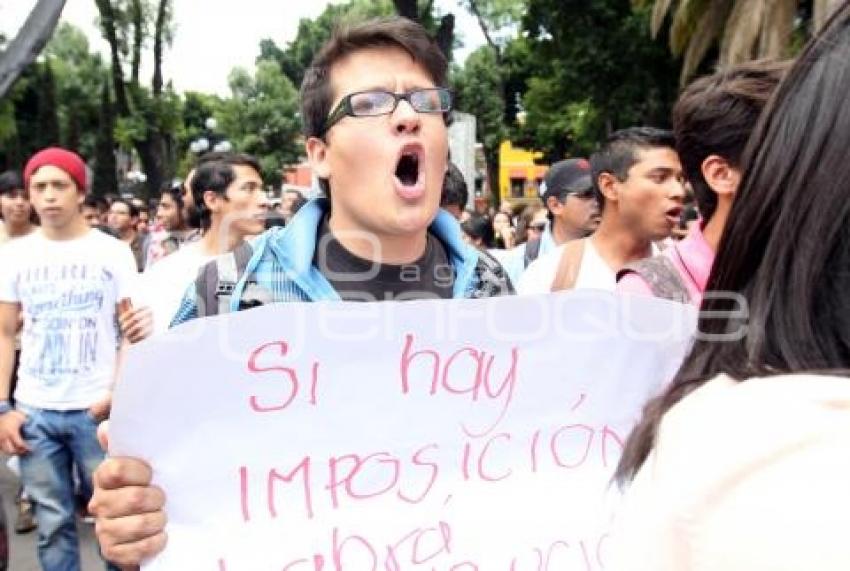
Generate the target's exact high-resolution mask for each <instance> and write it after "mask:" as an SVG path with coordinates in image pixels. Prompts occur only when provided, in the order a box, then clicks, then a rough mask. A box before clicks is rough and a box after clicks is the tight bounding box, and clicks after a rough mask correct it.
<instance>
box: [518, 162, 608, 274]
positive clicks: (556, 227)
mask: <svg viewBox="0 0 850 571" xmlns="http://www.w3.org/2000/svg"><path fill="white" fill-rule="evenodd" d="M540 197H541V198H542V199H543V204H544V206H546V210H547V211H548V213H547V215H546V217H547V218H548V219H549V224H548V226H547V228H546V229H545V230H544V232H543V236H541V238H540V246H539V247H538V248H537V252H536V253H535V254H533V255H532V252H531V251H530V250H531V249H532V248H533V246H532V245H531V244H529V245H528V246H527V247H526V258H527V259H528V260H529V262H530V261H532V260H534V259H535V258H537V256H538V255H539V254H545V253H547V252H548V251H550V250H552V249H554V247H555V246H560V245H561V244H565V243H567V242H569V241H570V240H577V239H579V238H584V237H586V236H589V235H590V234H592V233H593V231H594V230H596V227H597V226H599V206H598V203H597V202H596V198H595V196H594V194H593V181H592V179H591V176H590V162H589V161H588V160H587V159H582V158H576V159H566V160H563V161H558V162H557V163H555V164H554V165H552V167H551V168H550V169H549V170H548V171H547V172H546V176H545V177H544V178H543V184H541V185H540ZM544 241H545V242H549V243H547V244H546V245H547V248H543V247H542V246H543V243H544Z"/></svg>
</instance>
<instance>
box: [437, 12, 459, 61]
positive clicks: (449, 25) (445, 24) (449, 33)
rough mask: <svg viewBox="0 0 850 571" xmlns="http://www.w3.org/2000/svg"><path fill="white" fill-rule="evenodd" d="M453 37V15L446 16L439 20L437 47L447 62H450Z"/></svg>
mask: <svg viewBox="0 0 850 571" xmlns="http://www.w3.org/2000/svg"><path fill="white" fill-rule="evenodd" d="M454 37H455V15H454V14H446V15H445V16H443V17H442V19H441V20H440V27H439V28H437V37H436V38H434V39H435V40H436V41H437V45H438V46H440V51H442V52H443V55H444V56H446V60H447V61H451V60H452V44H453V43H454Z"/></svg>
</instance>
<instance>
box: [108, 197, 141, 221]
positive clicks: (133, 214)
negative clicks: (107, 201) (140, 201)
mask: <svg viewBox="0 0 850 571" xmlns="http://www.w3.org/2000/svg"><path fill="white" fill-rule="evenodd" d="M112 204H113V205H115V204H124V205H125V206H126V207H127V211H128V212H129V213H130V218H138V217H139V207H138V206H136V205H135V204H133V203H132V202H130V201H129V200H126V199H124V198H116V199H115V200H113V201H112ZM110 208H111V206H110Z"/></svg>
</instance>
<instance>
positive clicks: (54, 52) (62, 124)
mask: <svg viewBox="0 0 850 571" xmlns="http://www.w3.org/2000/svg"><path fill="white" fill-rule="evenodd" d="M45 53H46V54H47V55H48V56H49V57H50V61H51V65H52V68H53V73H54V76H55V78H56V99H57V103H58V104H57V115H58V125H59V129H60V140H61V142H62V144H63V145H67V146H69V147H73V148H75V149H76V150H77V151H78V152H80V153H81V154H82V155H83V156H86V157H90V156H93V155H94V151H95V140H96V138H97V130H98V125H99V123H100V119H99V114H100V107H101V101H100V93H99V91H100V90H99V89H97V88H96V87H95V86H99V85H101V84H102V83H103V81H104V79H105V78H106V77H107V74H108V68H107V67H106V65H105V64H104V62H103V60H102V58H101V56H100V55H99V54H96V53H92V51H91V49H90V46H89V41H88V39H87V38H86V36H85V34H83V32H82V31H81V30H79V29H78V28H75V27H74V26H72V25H70V24H67V23H63V24H60V26H59V27H58V28H57V29H56V33H55V34H54V35H53V38H52V39H51V40H50V42H49V43H48V44H47V47H46V48H45Z"/></svg>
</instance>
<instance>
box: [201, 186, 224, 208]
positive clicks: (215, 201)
mask: <svg viewBox="0 0 850 571" xmlns="http://www.w3.org/2000/svg"><path fill="white" fill-rule="evenodd" d="M203 198H204V206H206V207H207V210H209V211H210V212H218V210H219V208H220V202H221V201H220V199H221V197H220V196H219V195H218V193H217V192H215V191H212V190H205V191H204V194H203Z"/></svg>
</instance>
